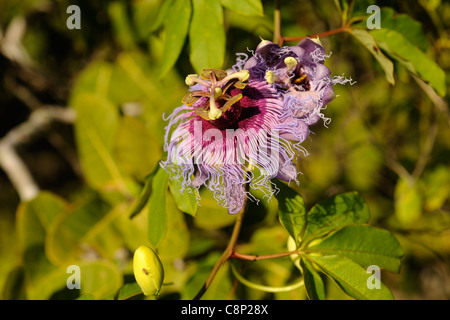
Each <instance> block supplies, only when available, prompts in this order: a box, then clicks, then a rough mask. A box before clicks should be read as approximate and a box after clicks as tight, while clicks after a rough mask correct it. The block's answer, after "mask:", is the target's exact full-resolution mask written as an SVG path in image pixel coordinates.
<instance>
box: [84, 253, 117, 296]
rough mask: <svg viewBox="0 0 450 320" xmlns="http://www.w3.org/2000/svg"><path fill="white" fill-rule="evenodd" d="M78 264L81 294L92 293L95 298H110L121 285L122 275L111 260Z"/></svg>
mask: <svg viewBox="0 0 450 320" xmlns="http://www.w3.org/2000/svg"><path fill="white" fill-rule="evenodd" d="M79 266H80V276H81V279H80V286H81V294H82V295H83V296H84V295H86V296H87V295H92V296H93V297H94V299H97V300H100V299H111V298H113V297H114V294H115V293H116V292H117V290H119V288H120V287H121V286H122V283H123V280H122V275H121V273H120V271H119V270H118V269H117V267H116V266H114V265H113V264H112V263H111V262H108V261H93V262H82V263H80V264H79Z"/></svg>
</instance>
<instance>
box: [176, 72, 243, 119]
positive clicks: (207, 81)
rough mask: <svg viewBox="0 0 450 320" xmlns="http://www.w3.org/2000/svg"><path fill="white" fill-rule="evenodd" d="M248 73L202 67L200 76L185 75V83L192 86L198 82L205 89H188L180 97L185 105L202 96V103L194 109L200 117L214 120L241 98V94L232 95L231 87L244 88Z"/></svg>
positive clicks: (191, 103)
mask: <svg viewBox="0 0 450 320" xmlns="http://www.w3.org/2000/svg"><path fill="white" fill-rule="evenodd" d="M249 77H250V73H249V71H248V70H241V71H238V72H234V73H231V74H227V72H226V71H224V70H221V69H203V70H202V72H201V74H200V76H198V75H196V74H190V75H188V76H187V77H186V84H187V85H188V86H193V85H195V84H197V83H198V84H200V85H202V86H204V87H205V88H206V89H207V91H203V90H193V91H189V92H188V93H187V94H186V95H185V96H184V97H183V99H182V102H183V103H184V104H185V105H188V106H190V105H193V104H194V103H195V102H197V100H199V99H200V98H202V97H203V98H204V99H203V100H202V101H203V102H202V104H201V105H199V106H198V107H196V108H195V109H194V111H195V113H197V114H198V115H199V116H200V117H202V118H203V119H205V120H208V121H215V120H218V119H219V118H221V117H222V115H223V114H224V113H225V112H226V111H227V110H228V109H229V108H230V107H231V106H232V105H234V104H235V103H236V102H238V101H239V100H241V99H242V94H241V93H239V94H237V95H234V96H232V95H231V94H230V93H228V92H231V88H236V89H244V88H245V86H246V85H247V83H248V79H249Z"/></svg>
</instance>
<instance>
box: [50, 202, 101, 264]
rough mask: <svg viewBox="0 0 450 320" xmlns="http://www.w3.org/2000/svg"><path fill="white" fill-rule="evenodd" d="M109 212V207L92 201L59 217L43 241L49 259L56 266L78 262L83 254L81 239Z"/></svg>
mask: <svg viewBox="0 0 450 320" xmlns="http://www.w3.org/2000/svg"><path fill="white" fill-rule="evenodd" d="M109 212H110V206H109V205H107V204H106V203H105V202H103V201H102V200H99V199H93V200H89V201H86V202H85V203H82V204H80V205H78V206H76V207H74V208H73V209H72V210H70V211H67V212H66V213H65V214H64V215H60V216H59V217H58V219H57V220H55V221H54V223H53V224H52V226H51V228H50V229H49V230H48V234H47V236H46V239H45V245H46V252H47V255H48V257H49V259H50V260H51V261H52V262H53V263H55V264H57V265H58V264H59V265H67V263H69V262H72V261H75V260H78V259H79V257H80V255H81V254H82V252H83V248H82V246H81V245H82V243H83V239H84V238H85V237H86V236H87V235H88V234H89V233H90V232H91V231H92V229H93V228H94V227H95V226H96V225H97V224H98V223H99V222H100V221H101V220H102V219H103V218H105V217H106V215H107V214H108V213H109Z"/></svg>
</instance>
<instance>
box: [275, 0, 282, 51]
mask: <svg viewBox="0 0 450 320" xmlns="http://www.w3.org/2000/svg"><path fill="white" fill-rule="evenodd" d="M280 1H281V0H275V11H274V13H273V42H274V43H277V44H279V45H280V46H281V45H282V44H283V38H282V36H281V3H280Z"/></svg>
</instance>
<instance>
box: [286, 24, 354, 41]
mask: <svg viewBox="0 0 450 320" xmlns="http://www.w3.org/2000/svg"><path fill="white" fill-rule="evenodd" d="M348 30H350V27H348V26H342V27H340V28H337V29H333V30H329V31H325V32H321V33H316V34H314V35H306V36H301V37H281V40H280V42H281V45H282V44H283V42H284V41H301V40H303V39H306V38H323V37H327V36H331V35H333V34H338V33H342V32H345V31H348Z"/></svg>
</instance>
